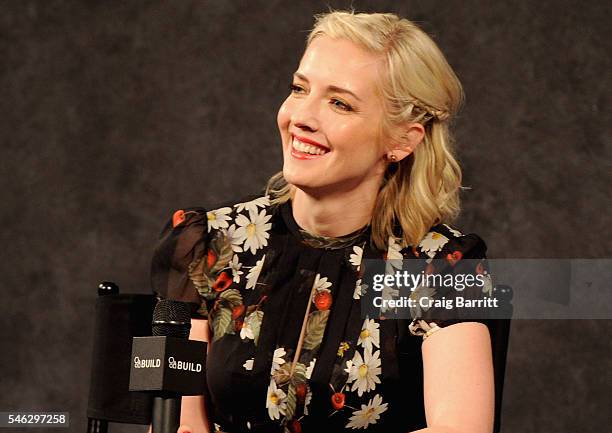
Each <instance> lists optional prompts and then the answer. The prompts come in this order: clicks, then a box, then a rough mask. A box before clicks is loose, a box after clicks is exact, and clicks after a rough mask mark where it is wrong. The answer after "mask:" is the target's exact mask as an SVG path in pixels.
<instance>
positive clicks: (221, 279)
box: [213, 271, 232, 292]
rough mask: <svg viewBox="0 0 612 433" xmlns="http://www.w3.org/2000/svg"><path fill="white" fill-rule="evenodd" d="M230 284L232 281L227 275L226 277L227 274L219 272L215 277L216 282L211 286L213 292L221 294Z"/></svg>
mask: <svg viewBox="0 0 612 433" xmlns="http://www.w3.org/2000/svg"><path fill="white" fill-rule="evenodd" d="M231 284H232V279H231V278H230V276H229V275H227V272H225V271H224V272H221V273H220V274H219V276H218V277H217V281H215V284H213V290H214V291H215V292H222V291H224V290H225V289H227V288H228V287H229V286H230V285H231Z"/></svg>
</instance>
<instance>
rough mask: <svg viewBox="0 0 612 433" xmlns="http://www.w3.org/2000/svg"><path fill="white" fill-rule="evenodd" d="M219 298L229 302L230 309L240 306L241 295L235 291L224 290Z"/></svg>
mask: <svg viewBox="0 0 612 433" xmlns="http://www.w3.org/2000/svg"><path fill="white" fill-rule="evenodd" d="M219 297H220V298H222V299H225V300H226V301H227V302H229V304H230V307H237V306H238V305H242V295H241V294H240V292H239V291H238V290H237V289H228V290H225V291H223V292H221V294H220V295H219Z"/></svg>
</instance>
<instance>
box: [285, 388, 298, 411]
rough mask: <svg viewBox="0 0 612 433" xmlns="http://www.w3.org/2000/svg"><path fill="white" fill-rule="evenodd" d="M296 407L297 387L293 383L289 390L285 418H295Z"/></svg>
mask: <svg viewBox="0 0 612 433" xmlns="http://www.w3.org/2000/svg"><path fill="white" fill-rule="evenodd" d="M296 405H297V397H296V395H295V386H294V385H293V384H292V383H289V388H288V389H287V407H286V409H285V416H286V417H287V419H291V418H293V414H294V413H295V406H296Z"/></svg>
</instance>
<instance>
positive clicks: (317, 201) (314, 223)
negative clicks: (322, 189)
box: [292, 188, 377, 237]
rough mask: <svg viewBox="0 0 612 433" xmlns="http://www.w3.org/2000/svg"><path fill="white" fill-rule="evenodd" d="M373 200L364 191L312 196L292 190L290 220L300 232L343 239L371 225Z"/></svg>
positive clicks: (373, 196)
mask: <svg viewBox="0 0 612 433" xmlns="http://www.w3.org/2000/svg"><path fill="white" fill-rule="evenodd" d="M375 192H377V190H376V191H375ZM376 196H377V194H376V193H371V194H364V192H363V190H360V191H354V192H348V193H347V192H343V193H342V194H338V195H324V196H314V195H311V194H308V193H307V192H305V191H303V190H301V189H299V188H295V195H294V197H293V200H292V208H293V218H294V219H295V222H296V223H297V224H298V225H299V226H300V227H301V228H302V229H304V230H306V231H307V232H309V233H312V234H314V235H319V236H330V237H340V236H344V235H347V234H350V233H353V232H354V231H356V230H359V229H360V228H362V227H364V226H366V225H367V224H369V223H370V221H371V220H372V213H373V210H374V205H375V203H376Z"/></svg>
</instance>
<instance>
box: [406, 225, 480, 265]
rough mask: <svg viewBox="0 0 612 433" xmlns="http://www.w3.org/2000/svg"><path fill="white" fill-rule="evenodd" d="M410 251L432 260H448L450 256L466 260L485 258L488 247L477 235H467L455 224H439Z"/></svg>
mask: <svg viewBox="0 0 612 433" xmlns="http://www.w3.org/2000/svg"><path fill="white" fill-rule="evenodd" d="M410 250H411V252H412V253H413V255H415V256H420V257H426V258H427V257H428V258H431V259H434V258H447V256H448V255H449V254H450V255H454V256H460V257H462V258H466V259H467V258H484V257H485V254H486V251H487V245H486V243H485V241H484V240H483V239H482V237H480V235H478V234H476V233H465V232H464V231H463V230H461V229H460V228H458V227H457V226H456V225H454V224H450V223H439V224H435V225H433V226H432V227H431V228H430V229H429V230H428V232H427V233H426V234H425V235H424V236H423V237H422V238H421V241H420V242H419V243H418V245H416V246H414V247H412V248H411V249H410Z"/></svg>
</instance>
